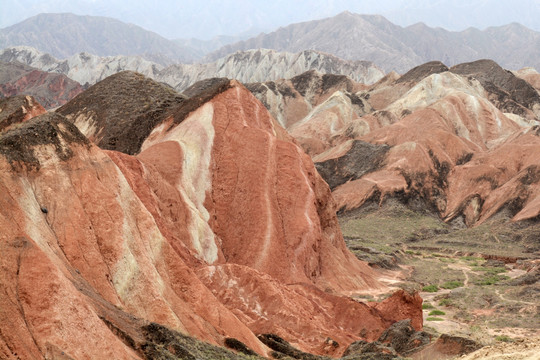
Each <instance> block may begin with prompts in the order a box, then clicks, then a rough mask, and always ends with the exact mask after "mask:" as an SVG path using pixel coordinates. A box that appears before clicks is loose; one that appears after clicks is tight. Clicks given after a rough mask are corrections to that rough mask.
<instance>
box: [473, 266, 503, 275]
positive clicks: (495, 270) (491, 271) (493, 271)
mask: <svg viewBox="0 0 540 360" xmlns="http://www.w3.org/2000/svg"><path fill="white" fill-rule="evenodd" d="M472 270H473V271H482V272H485V273H486V274H490V275H496V274H500V273H503V272H506V268H504V267H484V266H475V267H473V269H472Z"/></svg>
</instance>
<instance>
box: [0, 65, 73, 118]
mask: <svg viewBox="0 0 540 360" xmlns="http://www.w3.org/2000/svg"><path fill="white" fill-rule="evenodd" d="M82 91H83V88H82V86H81V85H80V84H79V83H77V82H75V81H73V80H71V79H70V78H68V77H67V76H65V75H62V74H55V73H48V72H45V71H40V70H37V69H35V68H32V67H30V66H26V65H23V64H21V63H18V62H14V63H3V62H0V96H1V97H12V96H15V95H30V96H32V97H34V98H35V99H36V100H37V101H38V102H39V103H40V104H42V105H43V106H44V107H45V108H47V109H50V108H55V107H58V106H60V105H63V104H65V103H66V102H68V101H69V100H71V99H73V98H74V97H75V96H77V95H78V94H80V93H81V92H82Z"/></svg>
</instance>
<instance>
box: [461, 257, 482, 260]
mask: <svg viewBox="0 0 540 360" xmlns="http://www.w3.org/2000/svg"><path fill="white" fill-rule="evenodd" d="M460 259H461V260H463V261H481V260H484V258H481V257H476V256H462V257H460Z"/></svg>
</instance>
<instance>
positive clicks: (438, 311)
mask: <svg viewBox="0 0 540 360" xmlns="http://www.w3.org/2000/svg"><path fill="white" fill-rule="evenodd" d="M428 315H429V316H431V315H446V313H445V312H444V311H441V310H433V311H430V312H429V314H428Z"/></svg>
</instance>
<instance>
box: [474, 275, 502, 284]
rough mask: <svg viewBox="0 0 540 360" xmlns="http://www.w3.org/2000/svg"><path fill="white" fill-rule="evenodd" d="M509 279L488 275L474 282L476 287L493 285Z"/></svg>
mask: <svg viewBox="0 0 540 360" xmlns="http://www.w3.org/2000/svg"><path fill="white" fill-rule="evenodd" d="M508 279H510V278H509V277H508V276H505V275H488V276H486V277H483V278H480V279H478V280H475V282H474V283H475V284H476V285H481V286H483V285H495V284H497V283H498V282H499V281H503V280H508Z"/></svg>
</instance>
